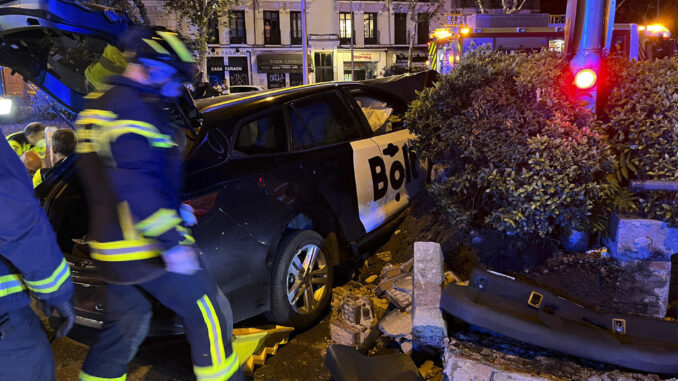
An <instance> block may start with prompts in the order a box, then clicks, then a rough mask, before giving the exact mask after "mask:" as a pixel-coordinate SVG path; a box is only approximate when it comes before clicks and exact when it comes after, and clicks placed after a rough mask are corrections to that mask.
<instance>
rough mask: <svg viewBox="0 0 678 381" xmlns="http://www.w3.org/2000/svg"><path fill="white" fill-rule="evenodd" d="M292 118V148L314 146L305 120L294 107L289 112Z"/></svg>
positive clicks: (290, 118)
mask: <svg viewBox="0 0 678 381" xmlns="http://www.w3.org/2000/svg"><path fill="white" fill-rule="evenodd" d="M287 115H288V116H289V120H290V130H291V132H292V134H291V135H292V139H291V140H292V149H296V150H299V149H307V148H311V147H313V139H311V135H310V134H309V133H308V130H307V129H306V126H304V122H302V121H301V119H300V118H299V114H297V112H296V111H295V110H293V109H289V110H288V112H287Z"/></svg>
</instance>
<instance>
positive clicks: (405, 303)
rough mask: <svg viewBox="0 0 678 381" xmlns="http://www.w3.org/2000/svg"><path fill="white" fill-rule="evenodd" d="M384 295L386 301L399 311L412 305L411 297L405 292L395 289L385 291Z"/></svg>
mask: <svg viewBox="0 0 678 381" xmlns="http://www.w3.org/2000/svg"><path fill="white" fill-rule="evenodd" d="M385 295H386V299H388V300H389V301H390V302H391V303H393V305H394V306H396V307H397V308H398V309H399V310H401V311H403V310H405V309H406V308H407V307H409V306H411V305H412V296H411V295H410V294H407V293H405V292H402V291H399V290H396V289H395V288H392V289H390V290H387V291H386V293H385Z"/></svg>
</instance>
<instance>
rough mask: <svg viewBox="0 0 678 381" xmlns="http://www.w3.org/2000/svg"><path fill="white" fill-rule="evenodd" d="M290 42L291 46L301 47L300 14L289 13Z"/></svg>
mask: <svg viewBox="0 0 678 381" xmlns="http://www.w3.org/2000/svg"><path fill="white" fill-rule="evenodd" d="M290 41H291V42H292V45H301V12H295V11H292V12H290Z"/></svg>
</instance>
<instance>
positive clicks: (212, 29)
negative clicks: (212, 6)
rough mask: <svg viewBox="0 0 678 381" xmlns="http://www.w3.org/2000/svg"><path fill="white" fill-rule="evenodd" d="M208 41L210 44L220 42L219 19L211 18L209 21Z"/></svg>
mask: <svg viewBox="0 0 678 381" xmlns="http://www.w3.org/2000/svg"><path fill="white" fill-rule="evenodd" d="M207 43H208V44H218V43H219V20H218V19H211V20H210V21H208V23H207Z"/></svg>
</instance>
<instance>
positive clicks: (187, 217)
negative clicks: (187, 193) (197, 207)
mask: <svg viewBox="0 0 678 381" xmlns="http://www.w3.org/2000/svg"><path fill="white" fill-rule="evenodd" d="M179 215H181V219H182V220H184V224H185V225H186V226H193V225H195V224H197V223H198V220H197V219H196V218H195V214H194V210H193V208H192V207H191V206H190V205H188V204H181V208H179Z"/></svg>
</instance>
